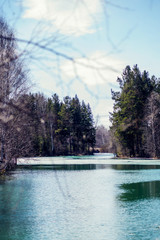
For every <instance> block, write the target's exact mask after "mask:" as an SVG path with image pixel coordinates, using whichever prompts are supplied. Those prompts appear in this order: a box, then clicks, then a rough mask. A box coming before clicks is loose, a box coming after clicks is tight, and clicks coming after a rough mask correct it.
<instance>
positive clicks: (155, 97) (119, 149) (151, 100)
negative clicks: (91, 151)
mask: <svg viewBox="0 0 160 240" xmlns="http://www.w3.org/2000/svg"><path fill="white" fill-rule="evenodd" d="M117 81H118V83H119V87H120V91H118V92H114V91H112V99H113V100H114V110H113V113H111V122H112V126H111V132H112V143H113V148H114V151H115V152H116V153H117V155H119V156H131V157H160V81H159V79H157V78H156V77H155V76H152V77H149V74H148V72H146V71H144V72H141V71H140V70H139V68H138V66H137V65H135V66H134V67H133V68H132V69H131V68H130V66H127V67H126V68H125V70H124V71H123V74H122V77H121V78H118V79H117Z"/></svg>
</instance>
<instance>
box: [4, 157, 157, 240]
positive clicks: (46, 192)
mask: <svg viewBox="0 0 160 240" xmlns="http://www.w3.org/2000/svg"><path fill="white" fill-rule="evenodd" d="M97 157H98V156H97ZM159 206H160V169H159V166H154V165H148V166H147V165H99V164H98V165H96V164H95V165H93V164H88V165H87V164H86V165H67V166H66V165H60V166H53V168H50V169H47V168H44V169H43V168H40V169H38V168H36V167H34V168H31V169H24V168H20V169H16V170H15V171H13V172H12V173H11V174H9V175H7V176H6V177H3V178H0V239H1V240H13V239H14V240H20V239H21V240H22V239H24V240H25V239H26V240H42V239H43V240H44V239H47V240H53V239H54V240H62V239H63V240H72V239H73V240H108V239H109V240H130V239H131V240H137V239H138V240H141V239H143V240H147V239H148V240H152V239H154V240H158V239H160V208H159Z"/></svg>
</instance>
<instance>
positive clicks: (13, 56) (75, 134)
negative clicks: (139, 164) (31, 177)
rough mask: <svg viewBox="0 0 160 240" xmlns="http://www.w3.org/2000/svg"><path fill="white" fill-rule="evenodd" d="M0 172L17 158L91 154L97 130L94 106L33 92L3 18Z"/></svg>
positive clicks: (0, 23)
mask: <svg viewBox="0 0 160 240" xmlns="http://www.w3.org/2000/svg"><path fill="white" fill-rule="evenodd" d="M0 35H1V36H0V170H1V168H2V169H3V168H4V167H5V166H7V162H8V161H11V160H13V159H16V158H17V157H20V156H22V157H25V156H54V155H67V154H89V153H91V148H92V149H93V147H94V144H95V127H94V121H93V116H92V111H91V108H90V106H89V104H85V102H84V101H82V102H80V100H79V99H78V97H77V96H75V97H73V98H70V97H69V96H66V97H65V98H64V99H63V101H60V99H59V97H58V95H57V94H53V96H52V97H49V98H48V97H45V96H44V95H43V94H41V93H35V94H33V93H28V92H29V80H28V71H27V70H26V67H25V62H24V59H23V54H22V53H21V54H19V53H18V47H17V41H16V38H15V36H14V33H13V30H12V29H10V27H9V26H8V24H7V23H6V22H5V20H4V19H3V18H0Z"/></svg>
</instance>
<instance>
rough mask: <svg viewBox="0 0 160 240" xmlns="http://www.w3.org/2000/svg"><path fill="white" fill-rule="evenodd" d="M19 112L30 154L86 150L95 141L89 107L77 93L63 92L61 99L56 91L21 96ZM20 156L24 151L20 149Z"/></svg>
mask: <svg viewBox="0 0 160 240" xmlns="http://www.w3.org/2000/svg"><path fill="white" fill-rule="evenodd" d="M20 101H21V102H22V103H21V104H20V105H22V104H23V106H24V107H23V111H22V115H24V114H23V112H26V120H25V122H26V125H24V130H22V132H23V131H25V130H27V128H28V134H29V136H28V138H29V141H30V143H32V144H31V148H30V150H29V151H28V153H26V155H27V156H28V155H30V156H54V155H68V154H89V153H91V151H93V148H94V145H95V128H94V121H93V116H92V112H91V108H90V106H89V104H88V105H86V104H85V103H84V101H82V103H81V102H80V101H79V99H78V97H77V96H75V97H74V98H70V97H68V96H66V97H65V98H64V99H63V101H60V100H59V97H58V95H57V94H54V95H53V96H52V97H51V98H45V97H44V96H43V94H40V93H38V94H31V93H30V94H25V95H23V96H21V99H20ZM22 154H23V156H24V153H22Z"/></svg>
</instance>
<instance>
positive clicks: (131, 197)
mask: <svg viewBox="0 0 160 240" xmlns="http://www.w3.org/2000/svg"><path fill="white" fill-rule="evenodd" d="M120 188H121V189H122V190H124V192H123V193H121V194H120V196H119V200H121V201H135V200H140V199H146V198H157V197H158V198H159V197H160V181H153V182H138V183H129V184H122V185H121V186H120Z"/></svg>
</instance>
